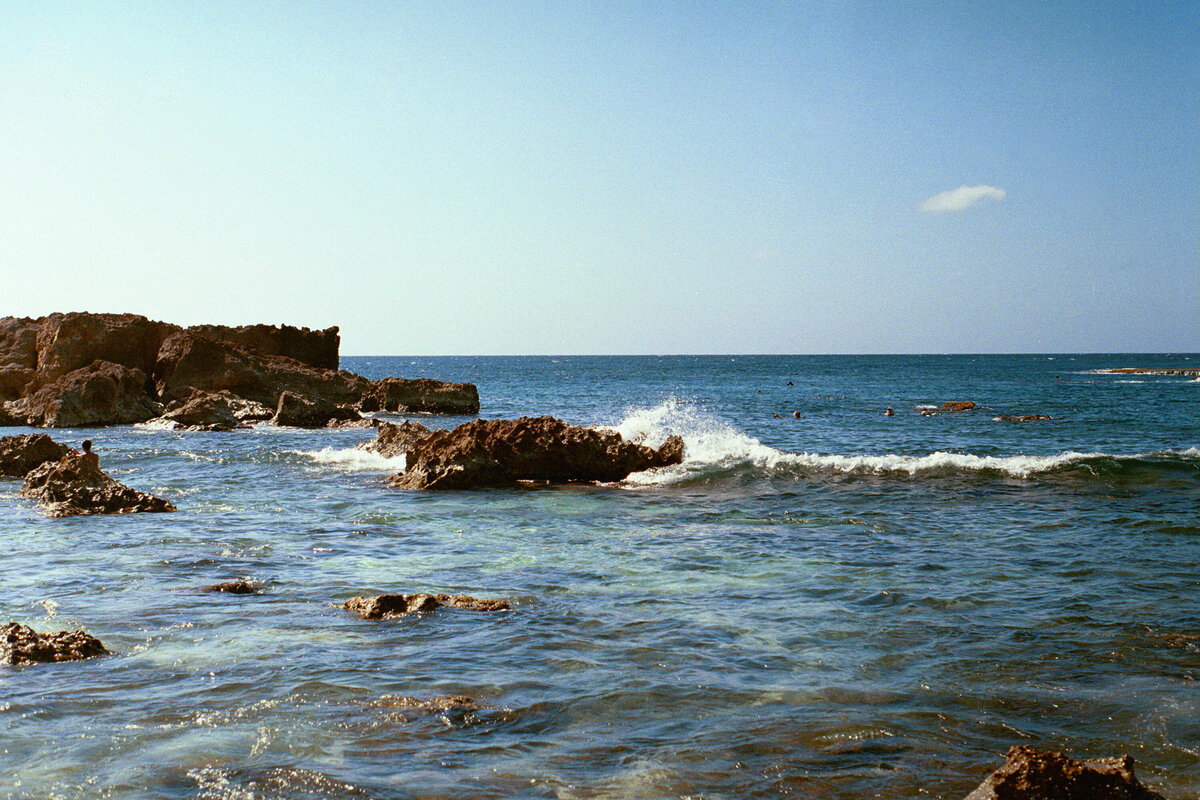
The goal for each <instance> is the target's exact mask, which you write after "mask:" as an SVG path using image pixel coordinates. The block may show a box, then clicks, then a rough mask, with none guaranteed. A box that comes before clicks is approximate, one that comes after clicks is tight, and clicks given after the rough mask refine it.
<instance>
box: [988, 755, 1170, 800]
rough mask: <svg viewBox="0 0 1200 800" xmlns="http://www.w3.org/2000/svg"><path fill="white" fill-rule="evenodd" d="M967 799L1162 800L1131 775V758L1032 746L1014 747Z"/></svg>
mask: <svg viewBox="0 0 1200 800" xmlns="http://www.w3.org/2000/svg"><path fill="white" fill-rule="evenodd" d="M966 800H1164V798H1163V796H1162V795H1160V794H1158V793H1157V792H1154V791H1151V790H1150V789H1147V788H1146V787H1145V786H1143V785H1142V783H1141V782H1140V781H1139V780H1138V779H1137V778H1136V777H1135V776H1134V774H1133V759H1132V758H1131V757H1129V756H1127V755H1126V756H1120V757H1119V758H1098V759H1095V760H1092V761H1076V760H1075V759H1073V758H1070V757H1068V756H1065V755H1063V754H1062V753H1054V752H1050V751H1047V750H1039V749H1037V748H1036V747H1032V746H1030V745H1021V746H1019V747H1013V748H1011V749H1010V750H1009V751H1008V753H1007V754H1006V755H1005V761H1004V765H1003V766H1001V767H1000V768H999V769H997V770H996V771H995V772H993V773H992V774H991V775H989V776H988V777H987V780H985V781H984V782H983V783H981V784H980V785H979V787H978V788H976V789H975V791H973V792H971V793H970V794H969V795H967V797H966Z"/></svg>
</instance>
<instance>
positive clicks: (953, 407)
mask: <svg viewBox="0 0 1200 800" xmlns="http://www.w3.org/2000/svg"><path fill="white" fill-rule="evenodd" d="M974 407H975V403H974V402H972V401H970V400H951V401H950V402H948V403H942V405H941V406H940V408H941V410H942V411H970V410H971V409H972V408H974Z"/></svg>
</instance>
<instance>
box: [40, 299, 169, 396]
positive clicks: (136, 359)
mask: <svg viewBox="0 0 1200 800" xmlns="http://www.w3.org/2000/svg"><path fill="white" fill-rule="evenodd" d="M40 323H41V324H40V328H39V330H38V335H37V348H38V353H37V373H38V381H39V382H40V383H43V384H44V383H49V382H51V381H54V380H57V379H58V378H60V377H62V376H64V375H66V374H67V373H70V372H74V371H75V370H78V369H82V368H84V367H87V366H89V365H91V364H92V363H93V362H95V361H108V362H110V363H113V364H120V365H122V366H124V367H129V368H130V369H137V370H141V371H142V374H143V376H145V375H150V374H151V372H152V371H153V369H154V361H155V357H156V356H157V354H158V348H159V345H160V344H161V343H162V340H163V339H164V338H165V337H166V336H168V335H169V334H170V333H172V332H173V331H176V330H178V329H179V326H177V325H171V324H169V323H166V322H155V321H153V320H149V319H146V318H145V317H143V316H141V315H139V314H89V313H86V312H72V313H69V314H51V315H49V316H47V317H43V318H42V319H41V320H40Z"/></svg>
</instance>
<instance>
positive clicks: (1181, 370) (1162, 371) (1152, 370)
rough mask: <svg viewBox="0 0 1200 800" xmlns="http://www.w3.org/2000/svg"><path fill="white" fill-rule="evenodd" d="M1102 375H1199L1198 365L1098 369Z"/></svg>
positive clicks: (1189, 376) (1185, 376)
mask: <svg viewBox="0 0 1200 800" xmlns="http://www.w3.org/2000/svg"><path fill="white" fill-rule="evenodd" d="M1098 372H1099V373H1101V374H1104V375H1174V376H1178V377H1184V378H1195V377H1200V367H1120V368H1117V369H1102V370H1098Z"/></svg>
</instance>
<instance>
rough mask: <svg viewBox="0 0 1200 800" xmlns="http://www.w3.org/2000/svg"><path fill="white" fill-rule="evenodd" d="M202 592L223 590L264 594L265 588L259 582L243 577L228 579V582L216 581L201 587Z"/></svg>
mask: <svg viewBox="0 0 1200 800" xmlns="http://www.w3.org/2000/svg"><path fill="white" fill-rule="evenodd" d="M200 591H202V592H221V593H224V594H262V593H263V590H262V588H261V587H259V586H258V584H255V583H251V582H250V581H248V580H245V579H241V580H236V581H228V582H226V583H214V584H212V585H210V586H204V587H201V589H200Z"/></svg>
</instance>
